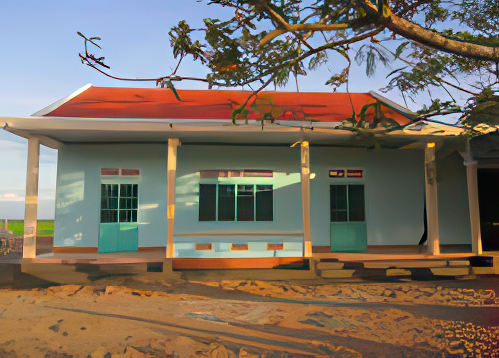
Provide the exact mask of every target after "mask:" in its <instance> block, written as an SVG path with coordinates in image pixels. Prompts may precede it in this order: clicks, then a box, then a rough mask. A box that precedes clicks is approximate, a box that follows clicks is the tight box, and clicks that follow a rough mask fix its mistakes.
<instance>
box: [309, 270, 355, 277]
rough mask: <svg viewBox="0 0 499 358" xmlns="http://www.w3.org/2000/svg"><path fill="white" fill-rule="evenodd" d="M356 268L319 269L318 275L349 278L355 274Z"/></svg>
mask: <svg viewBox="0 0 499 358" xmlns="http://www.w3.org/2000/svg"><path fill="white" fill-rule="evenodd" d="M354 272H355V270H347V269H343V270H324V271H323V270H319V271H318V275H319V276H320V277H322V278H349V277H352V276H353V273H354Z"/></svg>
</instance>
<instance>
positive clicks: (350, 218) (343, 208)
mask: <svg viewBox="0 0 499 358" xmlns="http://www.w3.org/2000/svg"><path fill="white" fill-rule="evenodd" d="M330 208H331V223H330V225H331V232H330V234H331V251H338V252H366V251H367V223H366V213H365V195H364V185H362V184H342V185H331V186H330Z"/></svg>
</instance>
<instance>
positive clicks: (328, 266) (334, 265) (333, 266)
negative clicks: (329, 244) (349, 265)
mask: <svg viewBox="0 0 499 358" xmlns="http://www.w3.org/2000/svg"><path fill="white" fill-rule="evenodd" d="M344 265H345V264H344V263H343V262H318V263H317V265H316V268H317V269H318V270H341V269H342V268H343V266H344Z"/></svg>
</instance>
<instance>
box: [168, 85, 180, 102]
mask: <svg viewBox="0 0 499 358" xmlns="http://www.w3.org/2000/svg"><path fill="white" fill-rule="evenodd" d="M165 83H166V87H168V88H169V89H171V90H172V92H173V94H174V95H175V97H176V98H177V100H179V101H180V102H182V100H181V99H180V96H179V95H178V93H177V90H176V89H175V87H174V86H173V83H172V81H170V80H167V81H165Z"/></svg>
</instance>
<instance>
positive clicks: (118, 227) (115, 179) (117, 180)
mask: <svg viewBox="0 0 499 358" xmlns="http://www.w3.org/2000/svg"><path fill="white" fill-rule="evenodd" d="M102 184H116V185H118V209H117V210H118V213H117V216H118V218H117V220H118V221H117V222H113V223H102V222H101V211H102V201H101V199H102V190H100V200H99V201H100V204H99V237H98V243H97V252H100V253H104V252H106V253H108V252H123V251H138V245H139V233H138V223H139V222H140V210H139V201H140V195H139V190H140V189H139V188H140V177H135V176H134V177H127V176H125V177H123V176H120V175H111V176H101V181H100V185H99V187H100V188H102ZM122 184H132V185H133V184H136V185H137V222H135V223H133V222H132V223H130V222H123V223H122V222H120V219H119V217H120V213H119V211H120V197H121V195H120V193H121V185H122ZM122 224H123V225H122ZM133 224H135V225H133ZM103 225H104V226H103ZM112 226H114V227H115V228H114V229H113V228H112ZM131 226H135V227H131ZM122 227H123V228H126V230H127V231H129V230H134V231H136V233H135V235H133V236H135V237H134V238H133V239H132V241H133V243H132V245H131V246H130V247H131V248H129V249H127V250H121V249H120V246H119V240H120V239H119V238H120V235H119V233H120V231H122V230H124V229H122ZM105 229H107V230H105ZM103 231H107V232H108V235H109V234H111V233H113V232H114V231H116V233H115V236H116V238H115V240H116V241H117V247H116V248H115V249H114V250H113V249H111V250H110V249H108V248H106V246H105V245H103V241H102V240H103V238H102V235H103Z"/></svg>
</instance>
